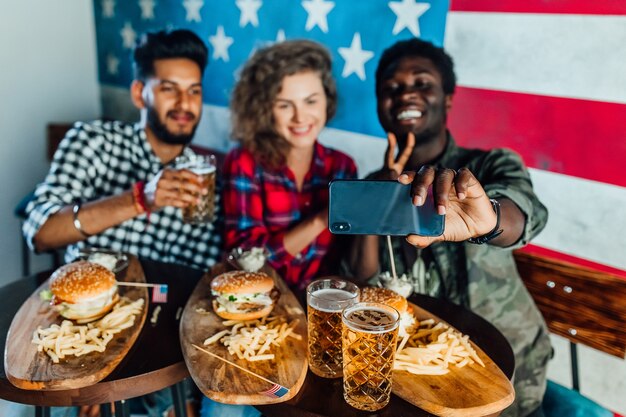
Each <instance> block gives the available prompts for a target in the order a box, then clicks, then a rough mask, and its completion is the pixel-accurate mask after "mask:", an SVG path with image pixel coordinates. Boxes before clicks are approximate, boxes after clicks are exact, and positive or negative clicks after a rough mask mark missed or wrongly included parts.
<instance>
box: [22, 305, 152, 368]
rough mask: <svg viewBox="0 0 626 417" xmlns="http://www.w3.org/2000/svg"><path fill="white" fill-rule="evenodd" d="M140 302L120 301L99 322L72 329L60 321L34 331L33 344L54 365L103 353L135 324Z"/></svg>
mask: <svg viewBox="0 0 626 417" xmlns="http://www.w3.org/2000/svg"><path fill="white" fill-rule="evenodd" d="M142 307H143V298H140V299H138V300H136V301H133V302H131V301H130V300H129V299H128V298H125V297H122V298H121V299H120V301H119V302H118V303H117V304H116V305H115V307H113V310H112V311H111V312H110V313H108V314H107V315H106V316H104V317H102V318H101V319H100V320H98V321H96V322H93V323H88V324H83V325H75V324H74V323H72V322H71V321H70V320H63V322H62V323H61V325H60V326H59V325H58V324H53V325H52V326H50V327H47V328H45V329H44V328H42V327H41V326H39V327H37V329H36V330H35V332H34V333H33V340H32V342H33V343H34V344H36V345H37V351H39V352H45V353H46V354H47V355H48V356H50V358H51V359H52V361H53V362H54V363H59V361H60V360H61V359H64V358H65V357H66V356H71V355H73V356H82V355H86V354H88V353H90V352H104V350H105V349H106V346H107V344H108V343H109V342H110V341H111V339H113V336H114V335H115V334H117V333H119V332H121V331H122V330H124V329H127V328H129V327H131V326H132V325H133V324H134V323H135V316H136V315H137V314H139V313H140V312H141V309H142Z"/></svg>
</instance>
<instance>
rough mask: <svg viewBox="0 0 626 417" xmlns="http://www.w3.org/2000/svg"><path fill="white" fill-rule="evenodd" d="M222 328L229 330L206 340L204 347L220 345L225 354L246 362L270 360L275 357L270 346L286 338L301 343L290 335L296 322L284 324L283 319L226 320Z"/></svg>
mask: <svg viewBox="0 0 626 417" xmlns="http://www.w3.org/2000/svg"><path fill="white" fill-rule="evenodd" d="M222 324H223V325H224V326H232V327H231V328H230V329H225V330H222V331H220V332H218V333H216V334H214V335H213V336H211V337H209V338H208V339H206V340H205V341H204V345H205V346H207V345H211V344H213V343H217V342H218V341H220V342H221V343H222V344H223V345H224V346H226V348H227V349H228V353H230V354H231V355H233V356H236V357H238V358H239V359H245V360H247V361H250V362H255V361H266V360H272V359H274V357H275V355H274V354H273V353H270V351H271V348H272V346H279V345H280V344H281V343H282V342H283V341H284V340H285V339H286V338H288V337H291V338H294V339H296V340H302V336H300V335H299V334H297V333H294V331H293V330H294V328H295V327H296V325H297V324H298V320H294V321H292V322H291V323H287V322H286V321H285V319H284V318H282V317H277V316H274V317H265V318H263V319H259V320H253V321H237V320H226V321H224V322H222Z"/></svg>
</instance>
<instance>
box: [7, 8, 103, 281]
mask: <svg viewBox="0 0 626 417" xmlns="http://www.w3.org/2000/svg"><path fill="white" fill-rule="evenodd" d="M96 65H97V64H96V41H95V24H94V17H93V3H92V2H91V1H85V0H46V1H36V0H20V1H10V2H8V1H7V2H5V3H4V4H3V5H2V11H1V12H0V190H1V194H0V265H1V271H2V272H1V273H0V285H4V284H6V283H7V282H9V281H13V280H15V279H17V278H19V277H20V276H21V263H20V259H21V251H20V247H21V246H20V244H21V230H20V224H19V221H18V220H17V218H16V217H15V216H14V215H13V209H14V207H15V205H16V204H17V203H18V202H19V201H20V199H21V198H22V197H23V196H24V195H26V194H27V193H28V192H29V191H31V190H32V189H33V187H34V186H35V184H36V183H37V182H38V181H40V180H42V179H43V177H44V175H45V173H46V172H47V170H48V167H49V164H48V161H47V160H46V135H45V129H46V124H47V123H49V122H71V121H75V120H83V119H86V120H88V119H94V118H97V117H99V116H100V107H101V106H100V95H99V89H98V79H97V66H96ZM47 265H49V260H48V256H44V255H41V256H37V257H36V258H35V259H34V260H33V262H32V267H33V269H34V270H41V269H43V268H45V267H46V266H47Z"/></svg>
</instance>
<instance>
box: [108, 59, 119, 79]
mask: <svg viewBox="0 0 626 417" xmlns="http://www.w3.org/2000/svg"><path fill="white" fill-rule="evenodd" d="M119 65H120V60H119V59H117V57H116V56H115V55H113V54H109V55H107V72H108V73H109V74H111V75H117V73H118V67H119Z"/></svg>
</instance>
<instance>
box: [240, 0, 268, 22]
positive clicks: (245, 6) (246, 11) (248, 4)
mask: <svg viewBox="0 0 626 417" xmlns="http://www.w3.org/2000/svg"><path fill="white" fill-rule="evenodd" d="M236 4H237V7H238V8H239V10H240V11H241V16H240V17H239V27H245V26H246V25H247V24H248V23H250V24H251V25H252V26H254V27H258V26H259V16H258V14H257V12H258V11H259V9H260V8H261V6H263V2H262V1H261V0H237V2H236Z"/></svg>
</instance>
